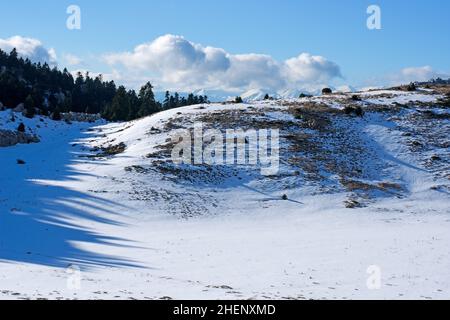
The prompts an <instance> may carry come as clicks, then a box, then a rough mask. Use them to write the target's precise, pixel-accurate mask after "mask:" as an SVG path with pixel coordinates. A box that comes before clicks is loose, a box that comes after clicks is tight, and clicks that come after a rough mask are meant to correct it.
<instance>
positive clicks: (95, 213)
mask: <svg viewBox="0 0 450 320" xmlns="http://www.w3.org/2000/svg"><path fill="white" fill-rule="evenodd" d="M71 130H75V129H71ZM78 130H79V129H78ZM71 134H72V135H73V137H79V134H80V133H79V131H78V132H70V131H69V132H65V133H63V134H61V135H58V136H57V137H55V138H54V139H53V140H54V141H46V140H43V141H42V142H41V143H37V144H32V145H20V146H15V147H11V148H2V149H0V262H4V263H5V262H6V263H31V264H37V265H44V266H51V267H62V268H65V267H68V266H69V265H78V266H80V267H82V268H85V269H88V268H92V267H98V266H110V267H143V266H141V265H139V263H137V262H135V261H130V260H127V259H124V258H121V257H115V256H109V255H106V254H102V253H101V252H98V251H99V250H101V249H97V250H96V252H93V251H87V250H84V249H83V248H81V247H80V246H79V245H78V244H79V243H85V244H89V245H91V244H93V245H96V247H97V246H99V247H100V248H101V245H105V246H114V247H129V248H132V247H134V248H136V247H135V246H134V245H133V244H132V243H131V242H130V241H128V240H126V239H122V238H118V237H114V236H108V235H103V234H99V233H97V232H96V231H94V230H93V229H90V228H88V227H86V226H90V225H92V224H106V225H110V226H111V227H112V228H113V227H117V226H120V224H119V223H118V222H117V221H116V219H114V217H115V216H116V217H117V216H118V215H120V212H123V211H125V209H126V208H125V207H124V206H123V205H121V204H119V203H115V202H112V201H109V200H107V199H104V198H101V197H99V196H95V195H93V194H92V193H90V192H88V191H86V192H80V191H77V190H74V189H71V188H68V187H66V186H59V184H60V183H62V182H67V181H74V182H76V181H78V180H80V179H81V178H83V176H84V177H86V176H89V175H93V174H92V173H89V172H79V171H76V170H75V169H74V167H73V164H75V163H76V162H78V161H80V158H79V157H78V156H77V155H76V153H75V152H74V151H77V150H76V148H75V146H74V145H72V146H71V145H70V143H71V142H72V138H73V137H72V136H71ZM77 135H78V136H77ZM18 158H20V159H23V160H24V161H25V162H26V164H25V165H22V166H20V165H18V164H17V159H18ZM48 181H51V182H52V183H53V184H52V185H49V184H48V183H47V182H48ZM55 184H56V186H55ZM80 221H82V223H83V225H80V223H79V222H80Z"/></svg>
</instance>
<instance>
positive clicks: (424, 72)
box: [394, 66, 449, 83]
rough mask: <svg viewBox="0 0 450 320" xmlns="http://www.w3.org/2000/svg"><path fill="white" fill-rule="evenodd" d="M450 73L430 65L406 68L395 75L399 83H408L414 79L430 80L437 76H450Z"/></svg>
mask: <svg viewBox="0 0 450 320" xmlns="http://www.w3.org/2000/svg"><path fill="white" fill-rule="evenodd" d="M448 77H449V75H448V74H445V73H442V72H438V71H436V70H434V69H433V68H432V67H430V66H423V67H410V68H404V69H402V70H401V71H400V73H399V75H397V76H394V80H395V81H396V82H397V83H407V82H412V81H428V80H431V79H435V78H448Z"/></svg>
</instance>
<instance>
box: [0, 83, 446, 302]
mask: <svg viewBox="0 0 450 320" xmlns="http://www.w3.org/2000/svg"><path fill="white" fill-rule="evenodd" d="M358 95H360V96H361V99H362V100H361V101H356V102H355V101H352V99H351V96H352V94H348V95H345V94H336V95H330V96H326V97H312V98H304V99H286V100H277V101H268V102H254V103H252V104H240V105H226V104H211V105H204V106H190V107H186V108H181V109H176V110H170V111H166V112H162V113H159V114H156V115H154V116H152V117H148V118H145V119H141V120H137V121H133V122H129V123H111V124H104V123H100V122H98V123H94V124H88V123H73V124H70V125H69V124H66V123H63V122H53V121H50V120H48V119H42V121H41V120H40V119H39V118H35V119H32V120H29V119H23V118H22V117H21V116H20V115H18V114H16V118H17V119H16V122H15V123H11V122H9V118H10V113H9V111H5V112H1V113H0V128H2V129H3V128H6V129H11V130H14V129H15V128H16V127H17V124H18V123H19V122H22V121H23V122H24V123H25V124H26V126H27V127H28V129H27V130H30V132H33V133H35V134H37V135H39V137H40V139H41V142H40V143H36V144H30V145H17V146H14V147H9V148H2V149H0V163H1V166H0V176H1V183H0V298H6V299H23V298H31V299H38V298H46V299H65V298H69V299H86V298H88V299H91V298H93V299H96V298H99V299H104V298H113V299H131V298H134V299H136V298H138V299H161V298H178V299H182V298H184V299H190V298H194V299H195V298H200V299H202V298H209V299H237V298H238V299H241V298H245V299H247V298H255V299H271V298H274V299H310V298H313V299H322V298H330V299H362V298H375V299H385V298H394V299H396V298H419V299H427V298H435V299H445V298H447V299H448V298H450V278H449V277H448V270H449V267H450V252H449V250H448V247H449V245H450V233H449V230H450V229H449V228H450V205H449V185H450V184H449V175H450V171H449V154H448V143H449V141H448V137H449V134H448V133H449V132H450V130H449V129H450V128H449V120H448V117H447V116H445V115H446V114H447V115H448V109H447V108H446V107H444V106H442V105H441V104H440V99H442V96H440V95H437V94H432V93H427V92H418V93H405V92H394V91H389V90H388V92H385V91H379V92H377V91H372V92H363V93H358ZM398 104H401V105H405V104H408V106H406V107H405V106H403V107H400V106H399V105H398ZM346 105H360V106H362V107H363V109H364V110H365V115H364V117H363V118H359V117H356V116H352V115H346V114H344V113H343V112H342V111H340V110H342V109H343V108H344V107H345V106H346ZM194 122H202V123H203V125H204V126H205V128H213V127H214V128H218V129H221V130H225V129H227V128H236V127H242V128H251V127H255V128H265V127H270V128H279V129H280V134H281V139H280V142H281V145H280V157H281V167H280V173H279V174H278V175H277V176H275V177H266V176H262V175H261V173H260V170H259V169H260V168H256V167H248V166H223V167H217V168H216V167H214V168H212V169H211V168H209V169H208V168H207V167H205V166H202V165H198V166H194V165H191V166H189V165H184V166H181V167H175V166H173V165H171V164H170V162H169V161H168V159H167V157H168V151H170V149H169V146H168V144H167V139H168V138H170V137H171V135H172V134H173V133H174V132H175V130H176V129H180V128H191V127H192V124H193V123H194ZM122 143H123V144H124V145H125V146H126V148H125V150H124V151H123V152H121V153H118V154H115V155H110V156H108V155H106V154H104V153H102V150H108V147H114V146H118V145H120V144H122ZM17 159H21V160H24V161H25V164H24V165H18V164H17ZM432 159H434V160H432ZM283 195H286V196H287V199H288V200H282V196H283ZM373 265H375V266H378V267H379V268H380V270H381V288H380V289H378V290H371V289H369V288H368V287H367V285H366V282H367V280H368V278H369V274H368V273H367V270H368V268H369V267H370V266H373ZM67 268H69V269H67ZM78 268H80V270H81V273H80V274H78V272H77V271H75V272H74V270H78ZM78 275H79V277H80V279H81V283H80V287H78V286H76V288H74V287H73V286H72V285H71V284H72V283H73V280H74V276H75V280H76V279H78V278H77V277H78Z"/></svg>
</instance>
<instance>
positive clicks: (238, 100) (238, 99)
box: [234, 97, 243, 103]
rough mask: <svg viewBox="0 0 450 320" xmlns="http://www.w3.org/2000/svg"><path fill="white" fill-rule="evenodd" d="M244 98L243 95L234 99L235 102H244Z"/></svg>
mask: <svg viewBox="0 0 450 320" xmlns="http://www.w3.org/2000/svg"><path fill="white" fill-rule="evenodd" d="M242 102H243V100H242V98H241V97H236V99H234V103H242Z"/></svg>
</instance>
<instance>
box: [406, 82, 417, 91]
mask: <svg viewBox="0 0 450 320" xmlns="http://www.w3.org/2000/svg"><path fill="white" fill-rule="evenodd" d="M406 90H407V91H416V90H417V88H416V85H415V84H414V83H413V82H411V83H410V84H409V85H408V87H407V88H406Z"/></svg>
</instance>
